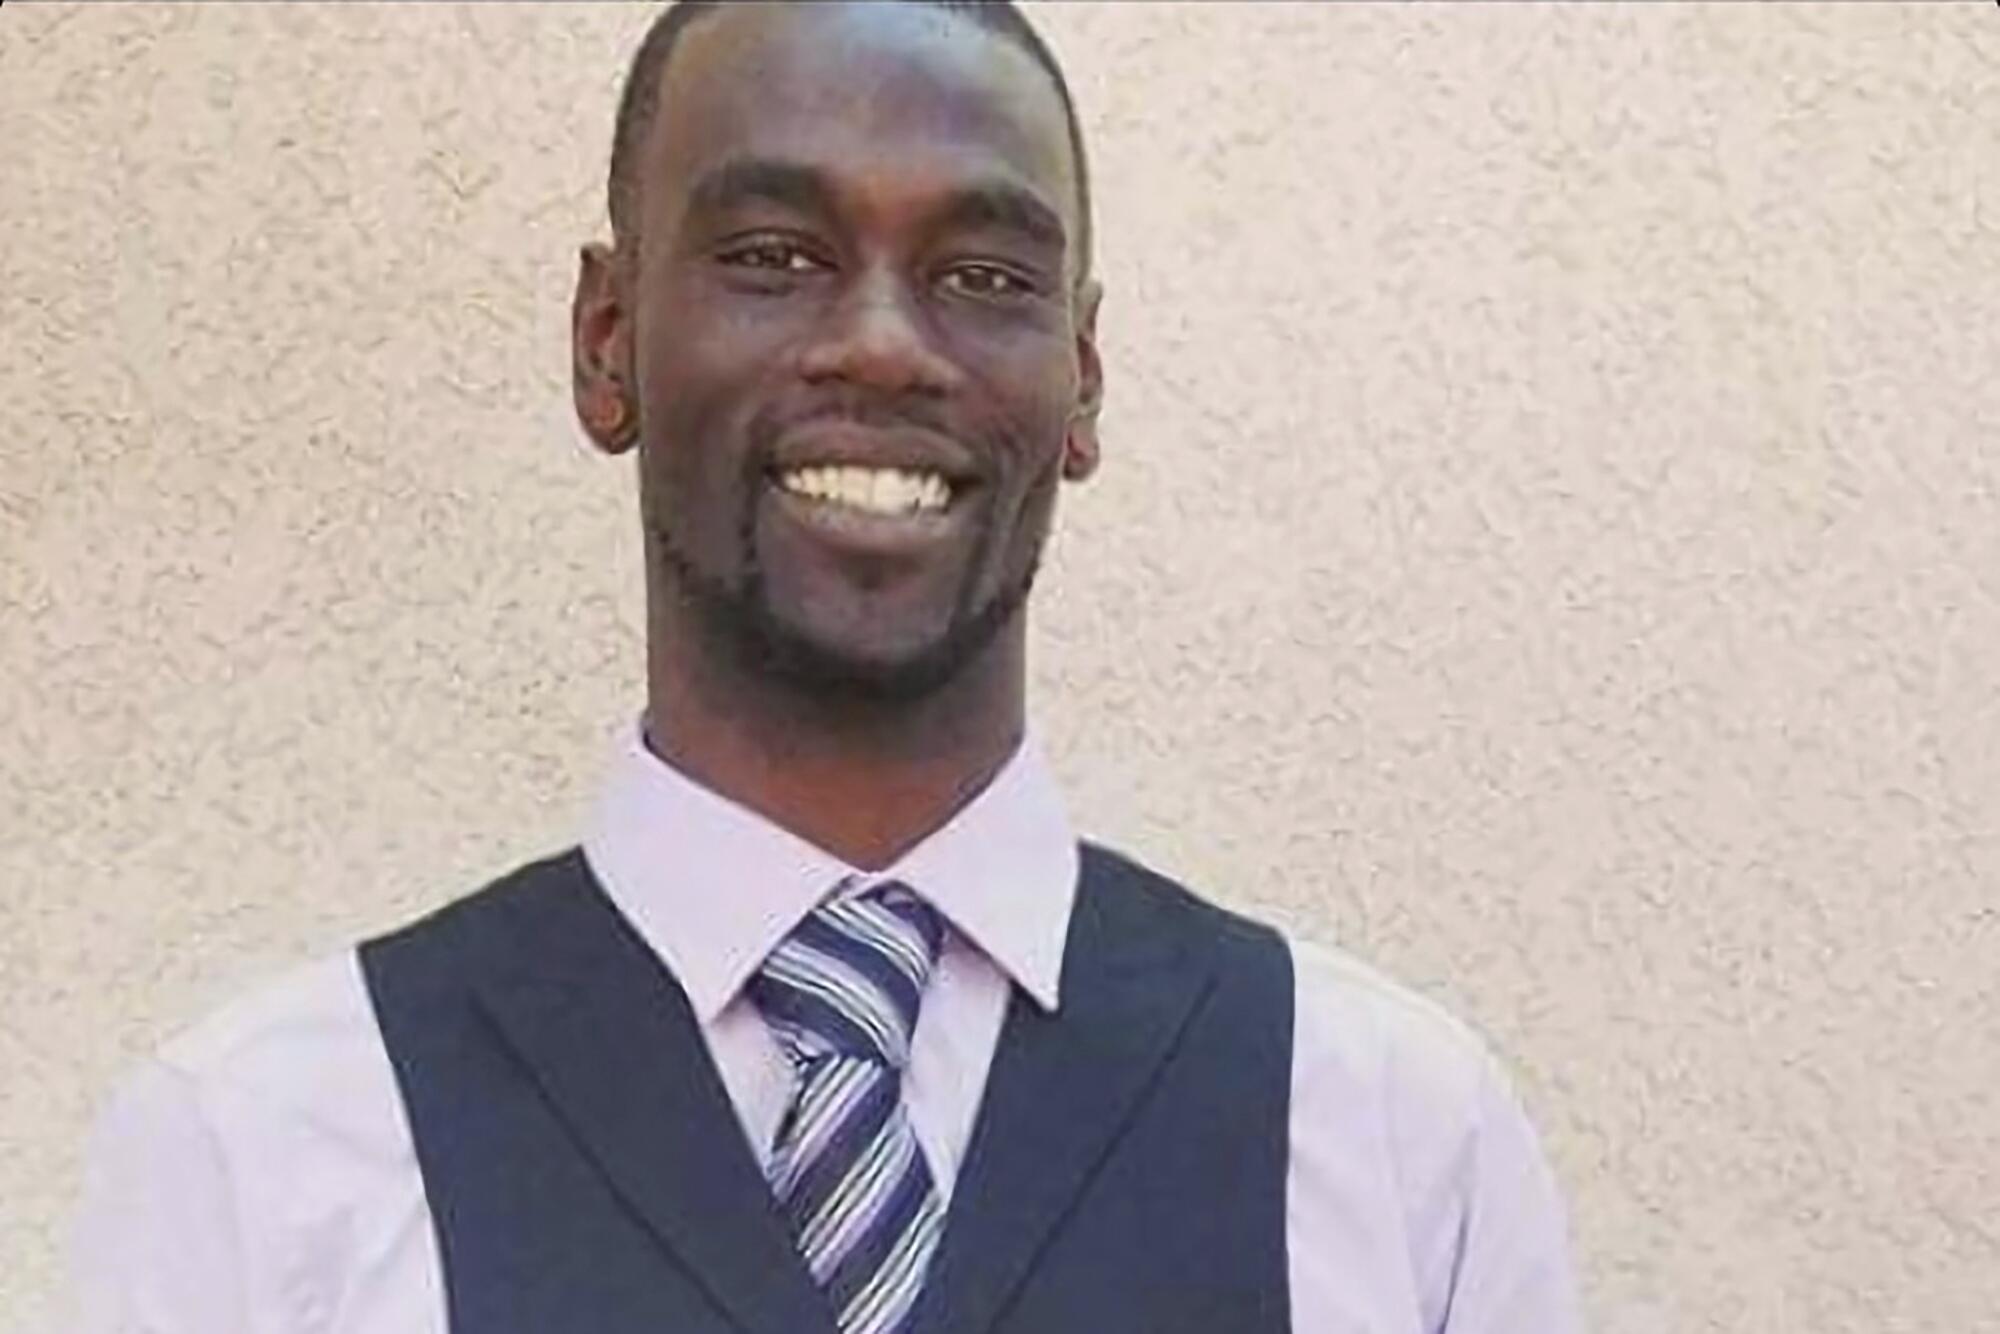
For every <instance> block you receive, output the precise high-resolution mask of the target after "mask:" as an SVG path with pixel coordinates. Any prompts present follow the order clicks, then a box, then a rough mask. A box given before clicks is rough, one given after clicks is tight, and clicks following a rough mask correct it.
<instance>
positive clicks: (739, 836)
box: [583, 726, 1078, 1024]
mask: <svg viewBox="0 0 2000 1334" xmlns="http://www.w3.org/2000/svg"><path fill="white" fill-rule="evenodd" d="M583 850H584V856H585V857H586V858H587V859H588V860H589V862H590V867H591V870H592V871H593V872H594V873H595V874H596V876H597V878H598V880H599V882H600V883H602V884H603V886H604V889H605V892H606V893H607V894H609V895H610V897H611V900H612V902H613V903H614V904H616V905H617V907H618V910H619V911H620V912H621V913H623V914H624V916H625V918H626V919H627V920H628V921H629V922H631V923H632V925H633V927H634V928H635V929H636V930H637V931H638V932H639V934H640V936H641V937H643V938H644V939H645V941H646V943H647V944H648V945H650V946H651V947H652V948H653V950H654V952H655V953H657V954H658V955H659V956H660V958H661V959H662V960H663V961H664V962H665V963H666V965H667V967H668V968H669V969H670V970H671V971H672V972H673V974H674V976H675V977H676V978H677V979H678V980H679V981H680V983H681V985H682V987H683V988H684V989H685V990H686V991H687V994H688V999H689V1001H690V1002H691V1003H692V1004H693V1006H694V1010H695V1014H696V1016H697V1017H698V1018H699V1019H700V1020H701V1022H702V1023H704V1024H706V1023H709V1022H711V1021H712V1020H714V1018H715V1017H716V1016H717V1015H718V1014H720V1013H721V1011H722V1009H723V1007H725V1006H726V1005H728V1004H729V1002H730V1001H731V1000H733V999H734V998H735V996H736V994H737V992H738V991H740V990H741V989H742V987H743V984H744V983H745V982H747V981H749V979H750V976H751V974H752V973H753V972H755V971H756V969H757V966H758V965H759V964H760V963H762V962H763V960H764V957H765V956H766V955H767V954H769V953H770V952H771V950H772V949H773V948H774V947H775V946H776V945H777V944H778V942H779V941H781V940H783V939H784V938H785V936H786V935H787V934H789V933H790V932H791V930H792V928H793V927H795V926H797V925H798V924H799V922H800V921H802V920H803V919H804V918H805V915H806V914H807V913H809V912H811V911H812V909H813V908H814V907H815V906H816V905H817V904H818V903H819V902H820V900H821V899H823V898H825V897H826V896H827V895H828V894H829V893H830V892H831V891H832V890H834V889H835V888H836V887H837V886H839V885H841V884H842V883H843V882H845V881H849V880H852V879H856V878H859V879H861V880H864V881H867V882H871V883H872V882H878V881H884V880H897V881H901V882H903V883H905V884H907V885H909V886H910V887H911V888H912V889H914V890H916V891H917V892H918V893H919V894H921V895H923V897H924V898H925V899H927V900H929V902H930V903H931V904H932V905H933V906H934V907H936V908H937V909H938V911H939V912H941V913H942V914H943V915H944V917H945V919H946V920H947V921H949V922H950V923H951V925H952V928H953V929H954V930H955V931H956V932H957V933H958V934H959V935H961V936H963V937H965V938H966V939H967V940H969V941H970V942H971V943H972V944H973V945H975V946H976V947H977V948H978V949H980V950H981V951H982V952H984V953H985V954H986V955H987V957H988V958H990V959H992V961H993V962H994V963H995V964H996V965H998V966H999V967H1000V969H1001V970H1002V971H1003V972H1005V973H1007V974H1008V976H1010V977H1011V978H1013V980H1014V981H1015V982H1016V983H1017V984H1018V985H1019V986H1020V987H1021V989H1022V990H1024V991H1026V992H1027V993H1028V994H1029V995H1030V996H1031V997H1033V998H1034V1000H1035V1001H1036V1003H1037V1004H1039V1005H1040V1006H1041V1007H1042V1008H1043V1009H1045V1010H1054V1009H1055V1008H1056V1006H1057V1003H1058V1000H1059V990H1060V986H1059V984H1060V980H1061V976H1062V954H1063V943H1064V941H1065V940H1066V939H1067V938H1068V935H1069V915H1070V909H1071V906H1072V905H1073V904H1074V902H1075V900H1076V880H1077V869H1078V860H1077V849H1076V837H1075V835H1074V833H1073V832H1072V831H1071V828H1070V825H1069V821H1068V817H1067V816H1066V815H1065V814H1064V811H1063V805H1062V800H1061V796H1060V793H1059V792H1058V791H1057V789H1056V785H1055V780H1054V777H1053V775H1052V774H1051V773H1050V772H1049V769H1048V766H1047V764H1046V763H1045V761H1044V760H1043V758H1042V755H1041V752H1040V749H1039V748H1038V747H1037V746H1036V745H1035V744H1034V741H1033V738H1032V737H1030V738H1028V739H1026V740H1024V741H1023V742H1022V743H1021V745H1020V746H1019V747H1018V748H1017V749H1016V750H1015V752H1014V754H1013V756H1012V757H1010V758H1009V759H1008V761H1007V763H1006V764H1005V765H1003V766H1002V767H1001V769H1000V771H999V772H998V773H997V774H995V775H994V776H993V778H992V780H991V781H990V782H988V783H987V785H986V787H985V788H984V789H982V790H981V791H980V792H979V794H978V795H977V796H975V797H974V798H973V799H972V800H971V801H969V802H967V803H966V804H965V805H964V806H962V807H961V808H960V809H959V810H958V813H957V814H955V815H954V816H953V817H952V818H951V819H950V820H949V821H947V822H946V823H945V824H944V825H943V826H942V827H940V828H939V829H937V830H936V831H935V832H933V833H931V834H929V835H927V836H926V837H925V838H924V839H923V840H922V841H921V842H920V843H918V844H917V845H916V846H915V847H913V848H911V849H910V850H909V851H908V852H907V853H905V854H904V855H903V856H902V857H901V858H900V859H899V860H898V861H897V862H896V864H895V865H893V866H891V867H889V868H887V869H886V870H883V871H879V872H874V873H864V872H862V871H858V870H856V869H855V868H854V867H852V866H849V865H847V864H846V863H845V862H844V861H842V860H841V859H840V858H838V857H836V856H834V855H833V854H832V853H830V852H827V851H826V850H825V849H823V848H820V847H817V846H815V845H814V844H812V843H809V842H807V841H806V840H804V839H802V838H800V837H798V836H797V835H795V834H792V833H790V832H788V831H787V830H785V829H783V828H780V827H779V826H778V825H776V824H773V823H772V822H771V821H769V820H767V819H766V818H764V817H763V816H762V815H759V814H758V813H756V812H755V811H752V810H750V809H748V808H747V807H744V806H740V805H738V804H736V803H735V802H733V801H731V800H729V799H728V798H727V797H724V796H722V795H720V794H719V793H716V792H713V791H711V790H710V789H708V788H706V787H703V786H702V785H701V784H700V783H698V782H696V781H695V780H694V779H692V778H690V777H688V776H687V775H686V774H684V773H682V772H681V771H679V770H678V769H675V768H674V767H673V766H672V765H669V764H668V763H666V762H665V761H664V760H662V759H660V758H659V757H658V756H657V755H655V754H654V753H653V752H652V750H651V749H649V748H648V747H647V745H646V743H645V737H644V729H643V727H641V726H634V727H632V728H630V729H629V730H628V731H626V732H625V734H624V735H623V736H622V737H621V738H620V740H619V744H618V749H617V753H616V754H615V756H614V757H613V760H612V764H611V772H610V775H609V778H608V780H607V781H606V783H605V785H604V788H603V791H602V793H601V794H600V796H599V799H598V805H597V812H596V816H595V818H594V820H593V822H592V825H591V828H590V832H589V835H588V837H587V838H586V839H585V840H584V845H583Z"/></svg>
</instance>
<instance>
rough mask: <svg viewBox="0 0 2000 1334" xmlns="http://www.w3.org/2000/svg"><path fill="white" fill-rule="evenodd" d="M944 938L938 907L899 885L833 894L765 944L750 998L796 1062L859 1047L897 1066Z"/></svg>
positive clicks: (852, 1052)
mask: <svg viewBox="0 0 2000 1334" xmlns="http://www.w3.org/2000/svg"><path fill="white" fill-rule="evenodd" d="M943 940H944V924H943V922H942V921H941V920H940V919H939V917H938V914H937V910H936V909H935V908H932V907H931V906H930V905H929V904H927V903H925V902H924V901H923V900H921V899H919V898H918V897H917V896H916V895H915V894H914V893H912V892H911V891H910V889H909V888H908V887H907V886H905V885H899V884H896V883H894V882H889V883H886V884H881V885H877V886H875V887H874V888H872V889H869V890H867V891H865V892H862V893H859V894H846V893H840V894H836V895H835V896H834V897H833V898H831V899H829V900H827V901H826V902H825V903H822V904H821V905H820V906H819V907H817V908H815V909H813V911H812V913H811V914H810V915H809V916H807V918H806V919H805V920H804V921H803V922H800V923H799V924H798V926H797V927H795V928H794V929H793V931H792V933H791V934H790V935H789V936H786V937H785V939H784V940H783V941H782V942H780V943H779V945H778V947H777V948H776V949H774V950H772V951H771V954H770V957H769V958H767V959H765V960H764V963H763V966H762V967H761V968H759V969H758V971H757V975H756V976H755V977H754V978H752V979H751V980H750V986H749V991H750V998H751V1000H753V1001H754V1002H755V1003H756V1005H757V1008H758V1009H759V1010H761V1011H762V1012H763V1014H764V1019H765V1022H767V1023H769V1024H770V1025H771V1031H772V1033H773V1034H774V1035H776V1037H777V1039H778V1045H779V1046H781V1047H783V1048H784V1050H785V1053H786V1055H788V1056H790V1057H791V1058H792V1060H793V1061H794V1062H797V1063H799V1064H801V1065H803V1064H806V1063H808V1062H810V1061H813V1060H815V1059H818V1058H820V1057H823V1056H858V1057H861V1058H863V1059H866V1060H871V1061H879V1062H881V1063H882V1064H885V1065H888V1066H891V1067H894V1068H896V1069H899V1070H900V1069H901V1068H902V1067H903V1066H905V1065H907V1064H908V1063H909V1059H910V1034H911V1032H912V1031H913V1030H914V1029H915V1028H916V1026H917V1007H918V1006H919V1005H920V1004H921V1003H922V1001H923V994H924V985H925V983H927V982H928V981H929V980H930V974H931V966H932V965H933V964H935V963H936V962H937V956H938V948H939V946H940V945H941V943H942V942H943Z"/></svg>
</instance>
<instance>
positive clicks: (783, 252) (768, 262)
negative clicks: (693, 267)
mask: <svg viewBox="0 0 2000 1334" xmlns="http://www.w3.org/2000/svg"><path fill="white" fill-rule="evenodd" d="M716 258H717V259H718V260H720V261H721V262H722V263H724V264H726V265H729V266H730V267H731V268H739V269H755V270H758V271H759V272H763V273H774V274H803V273H817V272H818V271H819V270H821V269H824V268H825V267H826V265H825V264H824V263H823V262H821V261H820V259H819V258H818V257H817V256H815V255H813V254H812V253H811V252H810V251H808V250H806V249H805V248H804V247H802V246H800V245H798V244H796V243H794V242H791V241H784V240H777V239H772V238H762V239H759V240H756V241H751V242H749V243H747V244H744V245H739V246H733V247H731V248H730V249H728V250H725V251H723V252H722V253H721V254H719V255H717V256H716Z"/></svg>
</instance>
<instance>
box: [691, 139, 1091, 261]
mask: <svg viewBox="0 0 2000 1334" xmlns="http://www.w3.org/2000/svg"><path fill="white" fill-rule="evenodd" d="M834 193H835V192H834V188H833V186H832V184H831V183H830V182H829V181H828V179H827V178H826V176H825V174H824V173H822V172H820V171H819V170H818V169H817V168H814V167H809V166H806V165H804V164H803V163H798V162H787V161H784V160H783V159H780V158H761V157H753V158H735V159H732V160H730V161H728V162H724V163H722V164H720V165H719V166H716V167H714V168H711V169H710V170H708V171H706V172H704V173H703V174H702V175H701V176H700V177H699V178H698V179H697V180H696V181H695V183H694V186H693V187H692V188H691V189H690V190H689V191H688V202H687V212H688V214H689V215H690V216H696V215H700V214H705V213H707V214H713V213H723V212H727V211H728V210H730V209H732V208H740V207H742V206H743V205H744V204H748V203H752V202H763V203H768V204H776V205H778V206H779V207H781V208H790V209H797V210H798V211H799V212H802V213H813V214H818V215H820V216H823V217H825V216H831V215H832V214H834V213H835V212H837V209H836V208H835V206H834ZM933 226H935V227H936V228H937V229H938V230H941V231H942V230H949V229H951V228H975V227H992V228H996V229H999V230H1002V231H1011V232H1015V233H1018V234H1019V235H1021V236H1023V237H1025V238H1026V239H1027V240H1029V241H1032V242H1035V243H1037V244H1040V245H1045V246H1048V247H1050V248H1051V249H1054V250H1058V251H1060V250H1063V249H1064V248H1065V247H1066V246H1067V245H1068V243H1069V229H1068V228H1067V227H1065V226H1064V225H1063V220H1062V216H1061V215H1060V214H1058V213H1057V212H1056V211H1055V210H1054V209H1053V208H1051V207H1049V205H1048V204H1047V203H1045V202H1044V201H1043V200H1042V199H1041V198H1040V196H1038V195H1036V194H1035V193H1034V192H1033V191H1031V190H1028V189H1025V188H1023V187H1022V186H1019V185H1015V184H1013V183H1012V182H1009V181H1005V180H987V181H976V182H973V183H971V184H967V185H962V186H959V187H957V188H956V189H954V190H952V191H951V192H950V194H949V195H948V196H947V197H946V199H945V203H944V206H943V208H942V209H941V210H940V211H939V214H938V217H937V219H936V221H935V222H934V223H933Z"/></svg>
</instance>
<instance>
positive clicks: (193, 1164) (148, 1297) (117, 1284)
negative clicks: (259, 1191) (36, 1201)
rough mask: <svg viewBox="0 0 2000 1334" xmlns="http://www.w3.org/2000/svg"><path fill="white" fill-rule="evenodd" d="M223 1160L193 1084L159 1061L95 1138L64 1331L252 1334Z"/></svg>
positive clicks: (119, 1099)
mask: <svg viewBox="0 0 2000 1334" xmlns="http://www.w3.org/2000/svg"><path fill="white" fill-rule="evenodd" d="M234 1194H235V1193H234V1191H233V1189H232V1186H231V1181H230V1173H229V1165H228V1163H227V1162H226V1161H225V1158H224V1155H223V1153H222V1149H221V1145H220V1143H219V1141H218V1139H217V1138H216V1135H215V1133H214V1130H213V1127H212V1126H211V1124H210V1122H209V1120H208V1118H207V1117H206V1116H205V1115H204V1113H203V1109H202V1106H201V1100H200V1097H199V1094H198V1090H197V1089H196V1087H195V1086H194V1083H193V1081H191V1080H190V1079H188V1077H187V1076H186V1075H184V1074H182V1073H181V1072H180V1071H178V1070H176V1069H174V1068H173V1067H171V1066H169V1065H166V1064H165V1063H163V1062H161V1061H158V1060H155V1061H152V1062H150V1063H149V1064H147V1065H145V1066H143V1067H141V1068H140V1069H139V1070H138V1071H137V1072H135V1073H134V1074H133V1075H132V1076H130V1077H129V1078H128V1079H127V1081H126V1082H125V1084H124V1085H123V1086H122V1087H121V1088H120V1089H119V1090H118V1092H117V1093H116V1094H115V1095H114V1096H113V1098H112V1100H111V1102H110V1104H109V1105H108V1106H107V1107H106V1109H105V1111H104V1112H103V1114H102V1116H101V1117H100V1118H99V1120H98V1123H97V1125H96V1127H95V1129H94V1131H93V1133H92V1136H91V1139H90V1143H89V1147H88V1149H87V1151H86V1158H85V1164H84V1173H83V1198H82V1203H81V1206H80V1208H79V1210H78V1214H77V1218H76V1223H75V1227H74V1231H73V1233H72V1235H71V1239H70V1256H69V1273H68V1285H67V1290H66V1292H65V1293H64V1294H63V1298H62V1301H63V1303H64V1304H63V1306H62V1307H61V1308H60V1309H61V1310H62V1311H63V1315H64V1318H63V1322H62V1323H60V1324H58V1325H57V1327H56V1328H58V1329H60V1330H62V1331H63V1332H64V1334H248V1332H249V1322H248V1320H247V1318H246V1315H245V1310H244V1301H243V1292H242V1274H243V1265H242V1262H241V1250H242V1230H241V1228H240V1226H239V1224H238V1211H237V1209H236V1206H235V1201H234Z"/></svg>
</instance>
